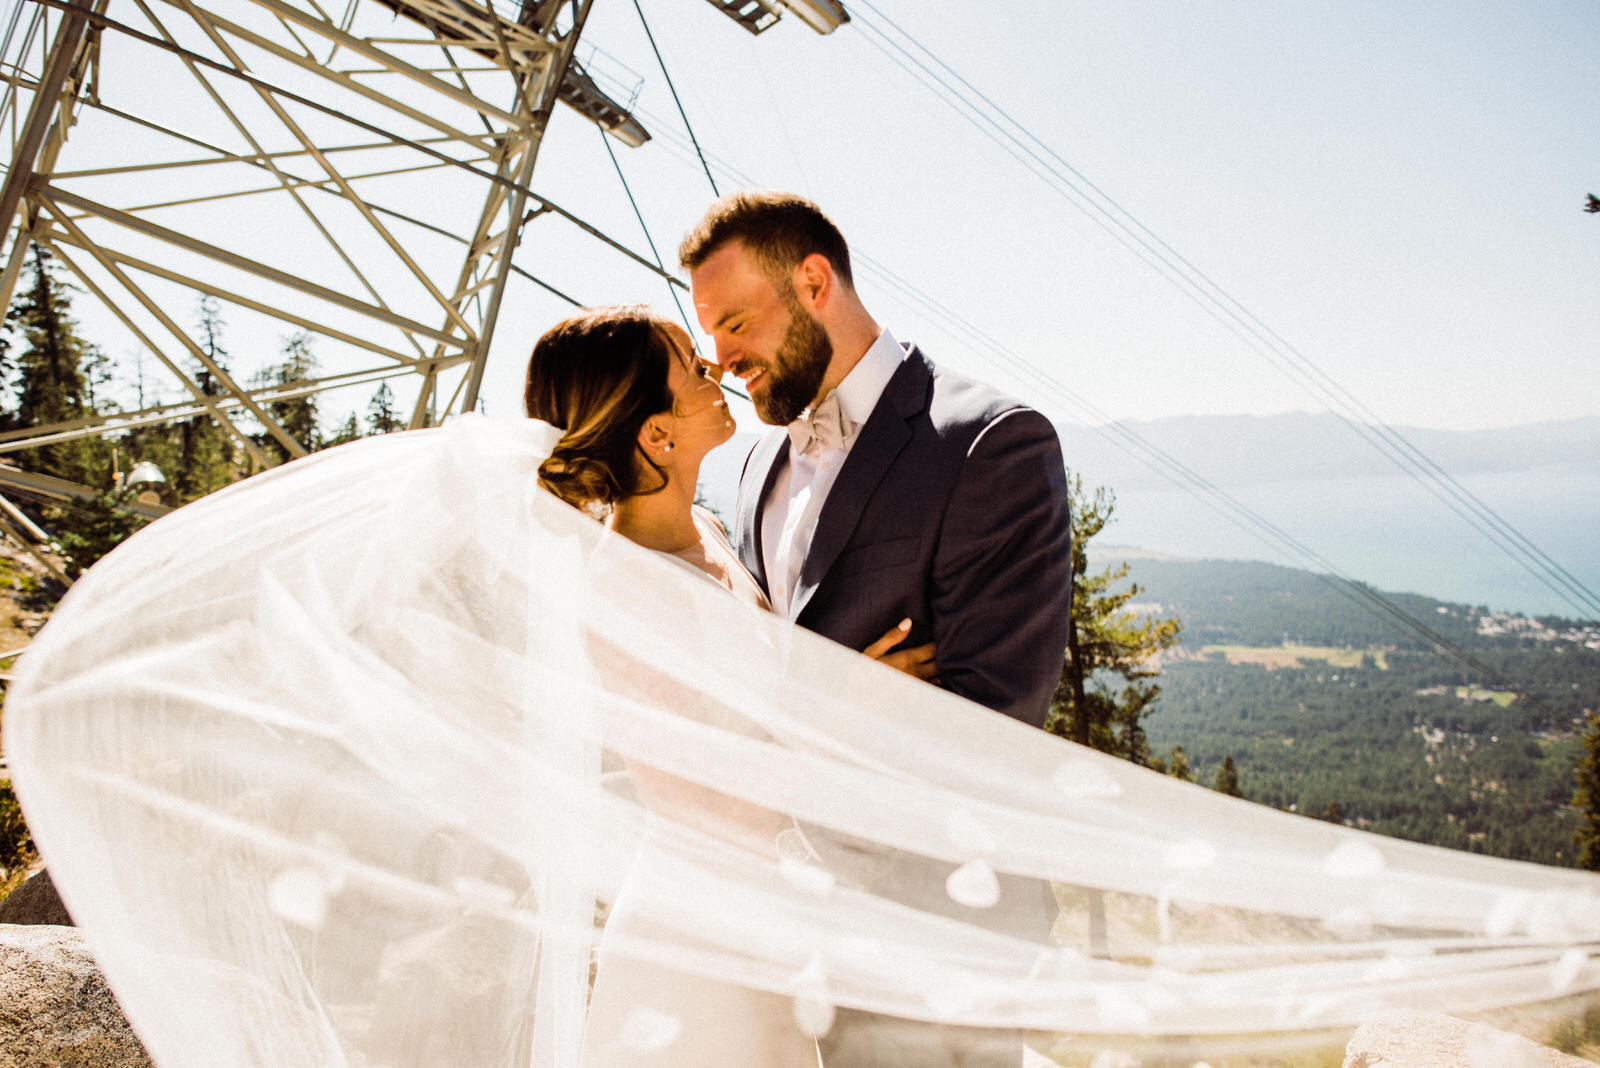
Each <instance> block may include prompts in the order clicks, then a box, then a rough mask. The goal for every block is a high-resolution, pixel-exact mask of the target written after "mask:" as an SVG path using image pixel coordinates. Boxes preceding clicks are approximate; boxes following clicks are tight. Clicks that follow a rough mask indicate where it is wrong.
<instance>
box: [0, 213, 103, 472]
mask: <svg viewBox="0 0 1600 1068" xmlns="http://www.w3.org/2000/svg"><path fill="white" fill-rule="evenodd" d="M31 252H32V258H31V263H30V269H31V271H32V279H31V282H30V284H29V285H28V286H27V288H26V289H25V290H23V292H22V293H20V294H19V295H18V297H17V299H16V300H15V301H13V302H12V305H11V308H10V310H9V311H8V312H7V314H6V330H5V335H4V337H3V338H0V360H3V361H4V363H5V364H6V365H8V366H14V368H15V370H16V376H17V377H16V382H15V389H16V398H15V399H16V409H15V410H14V411H13V412H12V413H10V416H9V418H8V419H7V422H8V423H9V424H10V426H12V427H16V428H24V427H36V426H47V425H49V424H52V423H62V422H67V421H70V420H74V419H82V418H84V417H85V416H88V415H92V414H93V413H94V404H93V386H94V381H93V380H95V379H98V383H99V384H100V385H104V382H105V378H106V377H107V375H106V367H107V366H108V364H107V361H106V360H105V358H104V356H103V355H102V354H101V353H100V350H99V349H98V348H97V347H96V346H94V345H92V344H90V343H89V342H88V341H85V340H84V339H83V338H81V337H79V336H78V332H77V330H78V324H77V321H76V320H74V319H73V317H72V301H71V291H72V287H71V286H70V285H68V284H67V283H65V282H63V281H61V280H60V279H59V278H57V277H56V271H55V265H54V263H53V262H52V258H51V256H50V253H49V252H48V251H47V250H46V249H45V248H44V247H43V246H41V245H34V246H32V249H31ZM19 341H20V342H21V351H20V352H19V353H17V355H16V358H15V360H13V359H12V358H11V354H12V350H13V349H14V348H16V347H17V343H18V342H19ZM18 462H19V463H21V464H22V466H24V467H26V468H27V469H28V470H30V471H39V472H42V473H44V474H47V475H55V476H56V477H58V478H65V479H68V480H70V481H72V482H77V483H79V484H80V485H86V486H93V487H96V488H109V485H110V479H111V450H110V447H109V446H108V445H107V444H106V443H105V442H103V441H101V440H100V439H99V438H93V437H90V438H78V439H76V440H73V441H59V442H53V443H51V444H48V445H41V446H38V447H36V448H33V449H28V450H26V451H25V452H23V453H20V454H19V455H18Z"/></svg>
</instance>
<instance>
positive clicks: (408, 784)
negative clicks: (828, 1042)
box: [5, 416, 1600, 1066]
mask: <svg viewBox="0 0 1600 1068" xmlns="http://www.w3.org/2000/svg"><path fill="white" fill-rule="evenodd" d="M556 433H557V432H555V431H554V430H553V429H552V428H550V427H548V426H546V425H544V424H538V423H525V424H518V425H511V424H499V423H495V422H492V421H490V420H487V419H485V418H482V417H477V416H467V417H462V418H458V419H456V420H453V421H452V422H451V423H450V424H448V425H447V426H445V427H444V428H441V429H435V430H424V431H415V432H407V433H399V434H392V435H388V436H386V437H383V438H375V439H369V440H366V441H362V442H358V443H356V444H353V445H349V446H345V447H341V448H338V449H333V450H329V451H327V452H324V453H319V454H317V455H315V456H312V457H310V458H308V459H305V460H301V461H298V462H295V463H292V464H289V465H287V466H286V467H284V468H281V469H278V470H275V471H272V472H269V473H267V474H264V475H261V476H258V477H255V478H252V479H249V480H247V481H246V482H243V483H241V484H239V485H237V486H234V487H231V488H229V489H226V490H223V491H221V492H219V493H217V494H214V495H212V496H211V497H208V498H205V499H203V500H201V501H199V502H196V503H195V504H192V505H189V506H187V507H185V508H183V509H181V510H179V511H177V512H175V513H173V514H172V515H170V516H168V517H166V518H164V519H162V520H160V521H158V522H156V523H155V524H153V525H152V526H150V527H149V528H148V529H146V530H144V531H141V532H140V533H139V534H137V535H135V536H134V537H133V538H131V539H130V540H129V541H128V542H127V543H126V544H125V545H123V546H122V547H121V548H119V549H117V550H116V551H115V552H114V553H112V554H111V555H110V556H109V557H107V558H106V559H105V560H104V561H102V562H101V563H100V564H99V565H97V566H96V567H95V568H94V569H93V570H92V571H91V572H90V573H89V574H88V575H87V576H86V577H85V578H84V579H83V580H82V581H81V582H80V583H79V584H78V585H77V586H76V587H75V588H74V589H73V590H72V591H71V593H70V594H69V595H68V597H67V598H66V599H65V601H64V602H63V603H62V605H61V606H60V608H59V610H58V611H57V613H56V614H55V617H54V618H53V619H52V620H51V622H50V623H49V624H48V625H47V626H46V627H45V629H44V630H43V632H42V633H41V634H40V636H39V638H38V640H37V642H36V643H35V645H34V646H33V648H32V649H31V650H30V651H29V653H28V654H27V655H26V657H24V659H23V662H22V665H21V667H20V669H19V671H18V674H17V679H16V682H15V683H14V685H13V687H12V690H11V693H10V694H9V695H8V698H7V702H6V709H5V748H6V752H7V755H8V758H9V760H10V763H11V766H12V771H13V776H14V780H15V783H16V788H17V791H18V794H19V796H20V798H21V801H22V803H23V807H24V810H25V813H26V815H27V818H28V821H29V824H30V826H31V828H32V830H33V832H34V835H35V838H36V840H37V842H38V844H39V847H40V850H41V852H42V854H43V856H44V858H45V860H46V862H47V863H48V865H49V867H50V869H51V870H52V873H53V874H54V877H55V880H56V883H57V885H58V887H59V889H60V892H61V895H62V897H63V899H64V901H65V903H66V905H67V907H68V908H69V910H70V911H71V912H72V914H73V916H74V918H75V919H76V920H77V921H78V923H79V925H80V926H81V927H82V928H83V930H84V931H85V933H86V935H87V936H88V938H89V939H90V942H91V945H92V947H93V950H94V952H95V955H96V957H97V958H98V959H99V961H100V963H101V965H102V967H103V968H104V970H105V973H106V975H107V977H108V979H109V981H110V983H111V986H112V988H113V990H114V992H115V993H116V995H117V997H118V999H119V1001H120V1002H121V1003H122V1005H123V1007H124V1009H125V1010H126V1012H127V1014H128V1016H129V1018H130V1020H132V1022H133V1023H134V1025H135V1027H136V1028H137V1030H138V1031H139V1033H140V1035H141V1037H143V1038H144V1040H145V1041H146V1044H147V1045H148V1047H149V1049H150V1051H151V1053H152V1055H153V1056H154V1057H155V1059H156V1061H157V1062H158V1063H160V1064H162V1065H164V1066H165V1065H196V1066H199V1065H205V1066H212V1065H218V1064H227V1065H251V1064H259V1065H272V1066H281V1065H293V1064H319V1065H320V1064H351V1065H395V1066H398V1065H436V1064H472V1065H494V1064H518V1065H523V1064H536V1065H554V1066H567V1065H574V1064H576V1063H578V1056H579V1054H578V1051H579V1048H580V1045H581V1041H582V1030H583V1026H584V1019H585V1011H586V1003H587V998H588V992H589V989H590V981H591V975H590V968H591V958H592V950H593V946H594V944H595V939H596V933H597V930H598V919H597V917H600V916H603V914H604V911H605V908H606V907H607V906H608V905H609V904H610V903H611V902H612V901H613V900H614V899H615V898H616V895H617V893H618V890H619V888H620V887H621V886H622V885H623V883H624V880H625V879H627V878H628V876H629V873H630V871H631V870H634V869H635V867H636V865H638V864H639V863H640V858H641V857H644V858H648V860H647V871H648V878H647V879H644V880H642V886H641V880H639V879H638V878H637V877H635V879H634V881H633V883H632V884H631V885H632V886H633V887H634V889H633V890H631V891H630V892H631V893H633V894H634V895H635V897H634V899H633V900H632V901H631V902H630V904H631V907H632V908H634V909H635V910H637V911H638V912H639V913H640V914H641V915H643V916H646V917H647V918H648V920H649V924H648V927H647V928H645V930H647V931H648V934H645V935H640V936H637V937H635V938H633V939H632V941H631V943H630V944H629V945H627V946H626V947H624V948H625V949H626V950H627V951H628V952H630V953H632V954H634V955H635V956H637V957H638V958H639V959H641V960H649V961H654V962H657V963H659V964H662V965H665V966H668V967H670V968H672V969H675V970H678V971H679V972H681V973H683V974H685V975H692V976H703V977H712V978H716V979H719V980H724V981H727V982H731V983H735V984H739V985H742V986H747V987H751V988H754V989H758V990H764V991H772V992H777V993H779V994H781V995H783V996H784V997H786V998H790V999H792V1007H793V1012H794V1019H795V1023H796V1026H798V1027H800V1028H801V1029H803V1030H805V1031H807V1032H810V1033H816V1032H821V1031H824V1030H826V1029H827V1028H828V1027H829V1025H830V1023H831V1021H832V1019H833V1017H834V1013H835V1011H836V1009H837V1008H838V1007H852V1008H862V1009H869V1010H872V1011H874V1012H878V1013H883V1014H885V1015H887V1016H889V1017H895V1018H901V1019H904V1020H907V1021H929V1020H933V1021H944V1022H950V1023H961V1024H968V1025H973V1026H978V1027H987V1028H997V1029H1000V1028H1026V1029H1032V1030H1035V1031H1039V1032H1044V1033H1052V1034H1068V1033H1070V1034H1074V1035H1079V1036H1085V1035H1087V1036H1104V1037H1106V1039H1107V1041H1110V1040H1111V1038H1113V1037H1114V1036H1128V1035H1140V1036H1151V1037H1159V1036H1210V1037H1211V1038H1212V1039H1215V1040H1218V1041H1221V1040H1222V1039H1223V1038H1224V1037H1226V1036H1244V1035H1249V1036H1256V1039H1254V1040H1259V1037H1260V1036H1262V1035H1270V1034H1279V1035H1281V1036H1285V1037H1291V1036H1293V1035H1296V1034H1303V1033H1308V1032H1317V1031H1320V1030H1327V1029H1337V1028H1348V1027H1351V1026H1353V1025H1355V1024H1357V1023H1359V1022H1360V1021H1361V1020H1362V1019H1363V1018H1365V1017H1366V1016H1367V1015H1368V1014H1370V1013H1372V1012H1374V1011H1376V1010H1379V1009H1384V1008H1392V1007H1403V1006H1404V1007H1418V1008H1428V1009H1438V1010H1442V1011H1446V1012H1455V1013H1471V1012H1480V1011H1488V1010H1495V1009H1501V1008H1505V1007H1508V1006H1545V1007H1549V1006H1557V1007H1559V1006H1562V1005H1566V1006H1571V1005H1574V1004H1577V1003H1579V1002H1581V1001H1582V999H1583V996H1584V995H1586V994H1587V993H1588V992H1590V991H1593V990H1595V989H1596V988H1597V987H1600V968H1597V966H1596V963H1595V959H1594V950H1595V946H1596V943H1597V941H1600V907H1597V905H1600V893H1597V891H1600V880H1597V878H1596V877H1595V876H1593V875H1590V874H1586V873H1579V872H1571V871H1562V870H1555V869H1548V868H1542V867H1536V866H1532V865H1527V864H1518V863H1513V862H1509V861H1499V860H1493V859H1488V858H1483V857H1477V856H1470V855H1466V854H1459V853H1452V852H1446V851H1443V850H1438V849H1433V848H1429V847H1424V846H1419V845H1413V844H1409V843H1404V842H1400V841H1396V840H1392V839H1386V838H1379V837H1375V836H1371V835H1367V834H1364V833H1361V832H1358V831H1354V830H1350V829H1346V828H1342V827H1337V826H1333V825H1329V824H1325V823H1320V822H1316V821H1312V820H1307V819H1301V818H1298V817H1295V816H1291V815H1286V814H1282V813H1278V812H1275V811H1272V810H1269V809H1266V808H1263V807H1260V806H1256V805H1252V804H1250V803H1248V802H1244V801H1240V800H1237V799H1233V798H1229V797H1225V796H1221V795H1219V794H1216V793H1214V792H1212V791H1208V790H1205V789H1203V788H1201V787H1197V786H1193V785H1189V784H1185V783H1180V782H1177V781H1175V780H1172V779H1168V778H1164V777H1162V776H1159V775H1156V774H1153V773H1151V772H1148V771H1145V770H1143V769H1140V768H1136V767H1133V766H1131V765H1128V764H1126V763H1123V762H1120V761H1117V760H1114V759H1111V758H1109V757H1106V756H1103V755H1101V754H1098V753H1094V752H1090V751H1087V750H1084V749H1081V748H1078V747H1075V746H1073V745H1071V744H1070V743H1067V742H1065V741H1062V740H1060V739H1058V738H1053V737H1050V736H1047V735H1044V734H1043V733H1041V732H1038V731H1035V730H1032V729H1029V728H1027V727H1024V726H1022V725H1019V724H1017V723H1014V722H1012V721H1010V720H1007V719H1005V718H1003V717H1000V716H998V715H995V714H994V713H991V712H989V711H987V710H985V709H982V708H978V707H976V706H973V705H971V704H969V703H967V702H965V701H963V700H961V699H959V698H956V697H953V696H951V695H948V694H945V693H943V692H941V691H939V690H936V689H934V688H932V687H929V686H927V685H925V684H922V683H918V682H915V681H913V680H910V679H908V678H905V677H903V676H900V675H898V674H896V673H895V672H893V671H891V670H888V669H887V668H884V667H882V666H881V665H879V664H876V663H873V662H871V661H868V660H866V659H865V658H863V657H861V656H859V655H857V654H855V653H852V652H851V651H849V650H846V649H842V648H839V647H837V646H834V645H832V644H831V643H829V642H827V641H824V640H822V639H819V638H817V637H815V636H813V635H811V634H809V633H807V632H805V631H801V630H796V629H793V628H791V627H788V626H787V625H785V624H784V623H782V622H781V621H779V620H777V619H776V618H773V617H771V616H769V615H764V614H763V613H761V612H759V611H758V610H756V609H754V608H751V607H748V606H746V605H743V604H741V603H739V602H738V601H736V600H735V599H734V598H732V597H729V596H727V595H726V594H725V593H724V592H723V591H722V590H720V589H718V588H717V587H715V586H714V585H713V584H711V583H707V582H703V581H699V580H698V579H697V578H696V577H695V576H693V575H690V574H688V573H686V572H685V571H684V570H683V569H682V568H680V567H678V566H676V565H674V564H673V563H672V562H670V561H667V560H664V559H661V558H659V557H657V556H655V555H654V554H651V553H648V552H645V551H643V550H640V549H638V548H636V547H635V546H633V545H631V544H629V543H626V542H623V541H621V540H619V539H616V538H614V537H610V536H607V535H606V533H605V532H604V530H603V528H602V527H601V526H600V525H598V524H596V523H595V522H594V521H593V520H592V519H590V518H588V517H586V516H584V515H582V514H580V513H579V512H578V511H576V510H574V509H572V508H570V507H568V506H567V505H565V504H562V503H561V502H559V501H557V500H556V499H555V498H553V497H551V496H550V495H549V494H547V493H545V492H544V491H542V490H540V489H539V488H538V486H537V482H536V477H535V475H536V470H537V467H538V464H539V462H540V460H541V459H542V458H543V457H545V456H546V455H548V452H549V450H550V448H551V446H552V444H553V438H554V435H555V434H556ZM891 622H892V621H891ZM630 1023H633V1024H636V1026H633V1027H632V1028H631V1029H630V1030H628V1031H627V1033H626V1036H625V1037H626V1038H627V1041H629V1042H632V1043H634V1044H635V1045H636V1046H637V1048H638V1049H639V1050H640V1051H641V1052H646V1051H648V1050H649V1049H651V1048H654V1047H659V1046H661V1045H662V1044H666V1043H670V1042H671V1041H672V1040H673V1033H674V1032H673V1020H672V1019H671V1014H670V1013H666V1012H657V1011H655V1009H654V1008H653V1006H652V1005H651V1004H650V998H649V997H648V996H646V997H642V998H641V999H640V1004H639V1006H638V1014H637V1019H636V1020H630ZM1041 1048H1044V1047H1041ZM1195 1048H1199V1047H1195Z"/></svg>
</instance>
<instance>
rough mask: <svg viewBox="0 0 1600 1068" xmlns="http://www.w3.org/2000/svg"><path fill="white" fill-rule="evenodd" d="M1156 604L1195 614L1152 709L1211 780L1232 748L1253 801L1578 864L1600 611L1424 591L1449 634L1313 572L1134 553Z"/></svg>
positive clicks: (1136, 569)
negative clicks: (1423, 633) (1400, 616)
mask: <svg viewBox="0 0 1600 1068" xmlns="http://www.w3.org/2000/svg"><path fill="white" fill-rule="evenodd" d="M1130 562H1131V564H1132V577H1133V578H1134V579H1136V580H1137V581H1138V582H1139V583H1140V585H1142V586H1144V587H1145V593H1144V595H1143V597H1142V599H1141V600H1142V601H1143V603H1144V605H1145V607H1146V608H1148V609H1149V610H1152V611H1157V612H1159V613H1160V614H1163V615H1176V616H1177V617H1178V618H1180V619H1182V621H1183V628H1184V629H1183V637H1182V645H1181V646H1180V647H1179V649H1177V650H1175V651H1174V653H1173V654H1169V655H1168V656H1167V657H1166V659H1165V660H1164V662H1163V663H1162V671H1161V686H1162V696H1161V700H1160V702H1159V704H1158V705H1157V708H1156V711H1155V712H1154V713H1152V714H1151V715H1150V717H1149V718H1148V719H1147V720H1146V723H1145V726H1146V729H1147V731H1148V733H1149V738H1150V742H1151V745H1152V748H1154V749H1155V750H1156V751H1158V752H1161V751H1166V750H1168V749H1169V748H1170V747H1172V746H1174V745H1182V746H1183V747H1184V750H1185V751H1186V753H1187V755H1188V757H1189V760H1190V763H1191V765H1192V766H1193V768H1194V769H1195V771H1196V772H1197V773H1198V776H1199V779H1200V781H1201V782H1203V783H1207V784H1210V783H1211V782H1212V781H1213V780H1214V778H1215V776H1216V774H1217V771H1218V770H1219V768H1220V767H1221V765H1222V762H1223V759H1224V757H1226V756H1232V758H1233V761H1234V764H1235V765H1236V767H1237V769H1238V774H1239V782H1240V787H1241V789H1242V791H1243V793H1244V794H1245V795H1246V796H1247V797H1250V798H1251V799H1253V800H1256V801H1260V802H1262V803H1265V804H1270V805H1275V806H1278V807H1282V808H1292V809H1293V810H1294V811H1297V812H1300V813H1303V814H1306V815H1312V816H1318V817H1321V818H1335V819H1339V820H1341V821H1343V822H1347V823H1350V824H1352V825H1355V826H1360V827H1365V828H1368V829H1370V830H1374V831H1377V832H1380V833H1383V834H1390V835H1395V836H1397V837H1402V838H1409V839H1414V840H1417V841H1425V842H1432V843H1435V844H1439V845H1446V846H1451V847H1453V848H1458V849H1469V850H1475V851H1481V852H1485V853H1489V854H1493V855H1497V856H1505V857H1513V858H1518V859H1526V860H1536V861H1540V862H1542V863H1549V864H1571V863H1572V859H1573V856H1574V850H1573V846H1572V842H1571V838H1572V832H1573V830H1574V828H1575V827H1576V819H1575V817H1574V814H1573V813H1572V812H1571V811H1570V810H1569V809H1568V808H1567V805H1568V802H1569V801H1570V799H1571V797H1572V792H1573V762H1574V760H1575V759H1576V757H1577V755H1578V751H1579V735H1580V733H1581V731H1582V728H1583V724H1584V722H1585V720H1586V716H1587V714H1588V711H1589V710H1591V709H1595V708H1600V624H1596V623H1590V624H1588V625H1583V624H1579V623H1575V622H1570V621H1563V620H1554V619H1544V620H1533V619H1527V618H1525V617H1520V616H1512V615H1506V614H1499V613H1491V612H1489V611H1488V610H1487V609H1484V608H1475V607H1471V606H1467V605H1453V604H1443V603H1441V602H1438V601H1435V600H1432V599H1429V598H1425V597H1419V596H1415V595H1410V594H1385V595H1384V596H1385V597H1386V598H1387V600H1388V601H1390V602H1391V603H1393V604H1395V605H1397V606H1399V607H1401V608H1403V609H1404V611H1405V612H1406V613H1407V614H1408V615H1410V616H1412V617H1414V618H1416V619H1418V620H1420V621H1422V622H1423V623H1425V624H1426V626H1427V627H1428V629H1429V630H1431V631H1432V632H1433V633H1434V634H1436V635H1438V636H1439V637H1441V638H1443V639H1445V640H1446V641H1447V642H1448V643H1449V644H1450V645H1451V646H1454V647H1456V649H1455V654H1454V655H1452V654H1451V653H1449V652H1446V651H1443V650H1441V649H1439V648H1436V647H1435V645H1434V643H1433V642H1430V641H1429V640H1427V639H1426V638H1424V637H1420V636H1418V635H1417V634H1416V633H1413V632H1409V631H1406V630H1402V629H1399V628H1397V627H1395V626H1394V625H1393V624H1391V623H1389V622H1387V621H1385V620H1383V619H1382V618H1380V617H1378V616H1375V615H1374V614H1372V613H1371V612H1370V611H1368V610H1367V609H1366V608H1364V607H1362V606H1361V605H1360V604H1358V603H1357V601H1356V600H1355V599H1352V598H1351V597H1350V596H1348V591H1345V592H1341V590H1340V589H1339V588H1338V587H1337V586H1335V585H1331V584H1329V583H1328V582H1326V581H1324V580H1323V579H1322V578H1320V577H1318V576H1316V575H1312V574H1310V573H1308V572H1304V571H1297V570H1294V569H1291V568H1285V567H1277V566H1274V565H1270V564H1261V563H1250V562H1239V561H1173V560H1145V559H1135V560H1132V561H1130Z"/></svg>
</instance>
